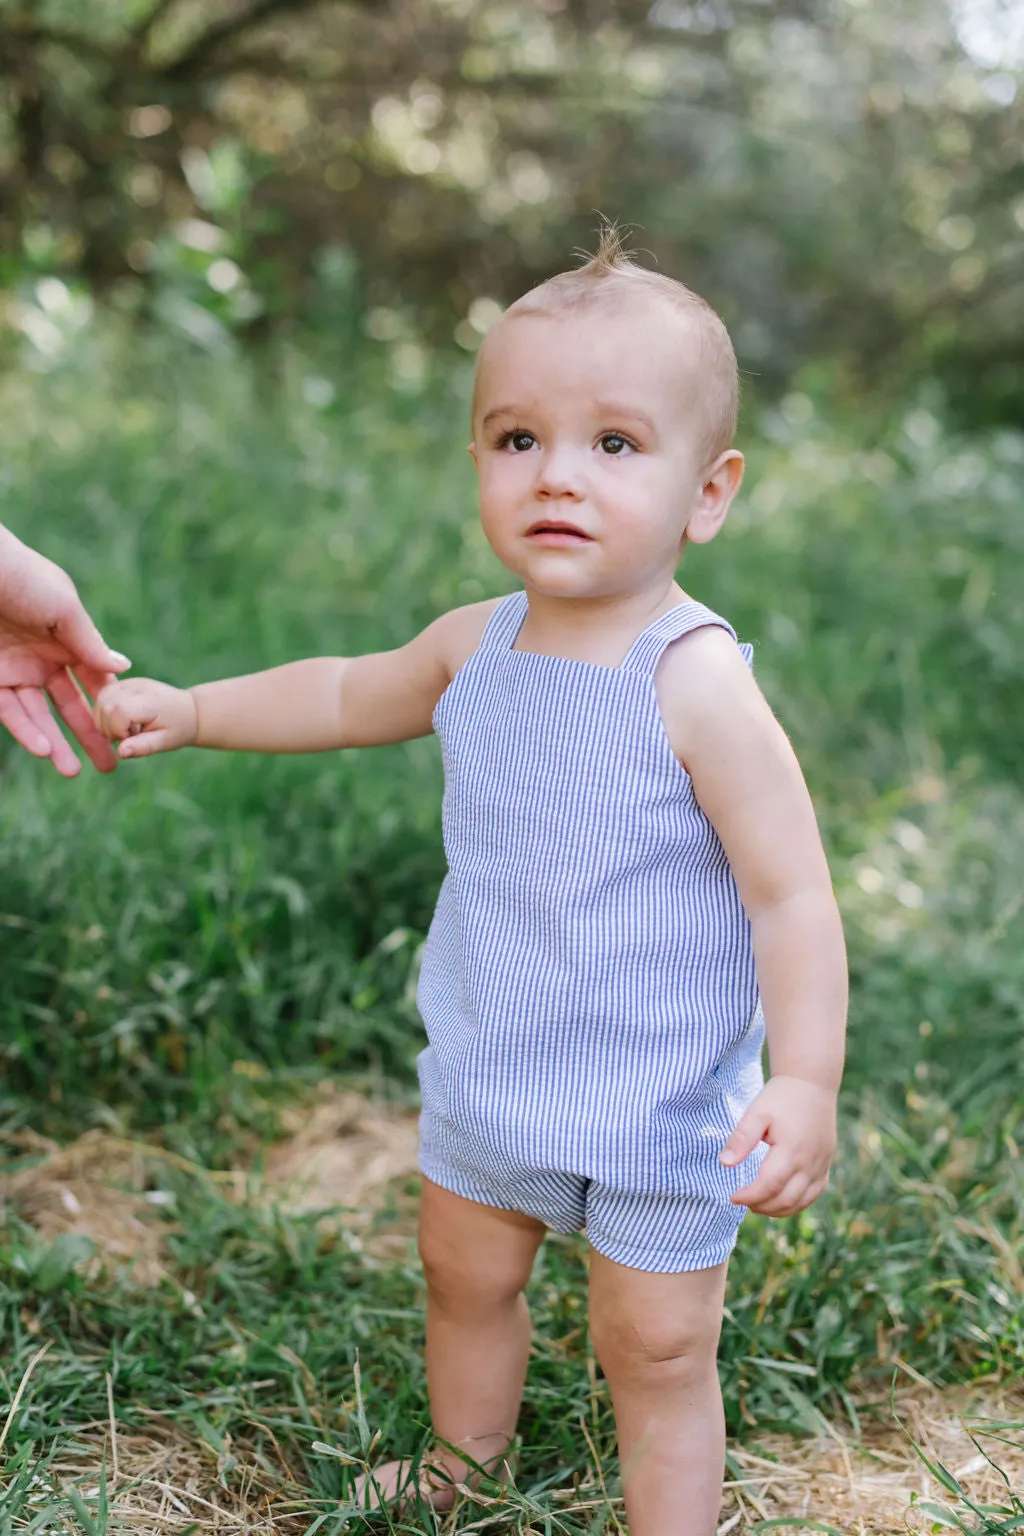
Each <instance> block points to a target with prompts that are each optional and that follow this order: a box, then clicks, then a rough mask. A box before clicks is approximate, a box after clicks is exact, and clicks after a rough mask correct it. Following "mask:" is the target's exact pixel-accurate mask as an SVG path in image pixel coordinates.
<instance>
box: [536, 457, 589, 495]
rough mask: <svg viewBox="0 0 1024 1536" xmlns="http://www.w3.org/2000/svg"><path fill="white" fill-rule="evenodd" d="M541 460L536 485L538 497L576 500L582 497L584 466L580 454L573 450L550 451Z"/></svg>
mask: <svg viewBox="0 0 1024 1536" xmlns="http://www.w3.org/2000/svg"><path fill="white" fill-rule="evenodd" d="M539 460H540V461H539V463H538V466H537V480H536V484H535V490H536V492H537V495H538V496H543V497H545V498H559V499H560V498H562V497H570V498H573V499H575V500H579V499H580V497H582V495H583V466H582V464H581V463H580V457H579V455H578V454H576V453H574V452H573V451H572V450H571V449H565V448H563V449H557V448H556V449H549V450H548V451H547V452H545V453H542V454H541V455H540V456H539Z"/></svg>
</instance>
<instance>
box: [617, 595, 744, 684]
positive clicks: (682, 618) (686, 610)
mask: <svg viewBox="0 0 1024 1536" xmlns="http://www.w3.org/2000/svg"><path fill="white" fill-rule="evenodd" d="M708 625H715V626H716V627H717V628H718V629H724V630H725V631H726V632H727V633H728V634H730V635H731V636H732V638H733V639H734V640H736V631H735V630H734V629H733V627H732V625H731V624H730V623H729V622H728V620H726V619H723V618H722V616H721V614H718V613H713V612H712V610H711V609H710V608H705V606H704V604H703V603H680V604H679V606H678V607H677V608H670V609H669V611H668V612H667V613H663V614H662V615H661V617H660V618H659V619H655V621H654V623H653V624H651V625H649V626H648V628H647V629H645V630H644V632H643V634H642V635H638V636H637V638H636V640H634V642H633V644H632V646H631V647H630V650H629V652H628V654H627V655H626V657H625V659H624V660H623V662H622V669H623V671H629V672H642V673H645V674H646V675H647V676H648V677H653V676H654V672H655V669H656V667H657V665H658V662H659V660H660V659H661V653H662V652H663V651H664V649H665V647H666V646H667V645H671V644H672V642H673V640H679V639H681V638H682V636H683V635H688V634H689V633H690V631H691V630H694V629H705V628H707V626H708ZM737 644H739V642H738V641H737ZM740 653H741V654H742V656H743V659H744V661H745V662H746V663H747V666H748V667H749V666H752V665H753V659H754V648H753V646H752V645H740Z"/></svg>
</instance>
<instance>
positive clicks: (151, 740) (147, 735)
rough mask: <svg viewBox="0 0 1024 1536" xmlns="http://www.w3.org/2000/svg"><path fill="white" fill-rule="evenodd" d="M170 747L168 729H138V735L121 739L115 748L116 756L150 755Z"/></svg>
mask: <svg viewBox="0 0 1024 1536" xmlns="http://www.w3.org/2000/svg"><path fill="white" fill-rule="evenodd" d="M171 747H172V743H171V733H170V731H164V730H160V731H145V730H140V731H139V733H138V735H136V736H130V737H128V739H127V740H126V741H122V743H121V745H120V746H119V747H118V749H117V755H118V757H152V756H153V754H154V753H155V752H169V751H170V750H171Z"/></svg>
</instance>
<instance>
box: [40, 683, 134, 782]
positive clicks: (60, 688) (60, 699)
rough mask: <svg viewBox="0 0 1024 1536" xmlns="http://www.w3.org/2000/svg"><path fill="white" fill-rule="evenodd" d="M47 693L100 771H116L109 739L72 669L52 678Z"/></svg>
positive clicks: (115, 762)
mask: <svg viewBox="0 0 1024 1536" xmlns="http://www.w3.org/2000/svg"><path fill="white" fill-rule="evenodd" d="M47 692H48V693H49V695H50V698H51V699H52V700H53V702H54V704H56V706H57V708H58V710H59V711H60V714H61V718H62V719H63V720H64V722H65V724H66V725H67V727H68V730H69V731H70V732H71V734H72V735H73V736H74V738H75V740H76V741H77V742H78V743H79V745H80V746H81V747H82V748H83V749H84V751H85V754H86V756H87V757H88V759H89V761H90V762H91V763H92V764H93V766H94V767H95V768H98V769H99V771H100V773H113V771H114V769H115V768H116V767H117V757H116V754H115V752H114V749H113V747H112V746H111V745H110V742H109V741H107V739H106V737H105V736H103V735H102V734H101V733H100V731H99V730H98V729H97V727H96V723H95V721H94V720H93V718H92V711H91V710H90V708H89V706H88V704H87V703H86V702H85V699H84V698H83V697H82V695H81V693H80V692H79V690H78V685H77V683H76V682H75V680H74V678H73V677H72V676H71V674H70V672H68V671H66V670H65V671H63V672H57V673H55V674H54V676H53V677H52V678H51V679H50V683H49V686H48V688H47Z"/></svg>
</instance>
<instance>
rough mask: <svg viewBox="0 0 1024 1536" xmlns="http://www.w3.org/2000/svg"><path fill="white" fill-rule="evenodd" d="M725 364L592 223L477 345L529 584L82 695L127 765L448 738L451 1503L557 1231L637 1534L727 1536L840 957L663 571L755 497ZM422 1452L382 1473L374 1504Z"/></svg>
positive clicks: (499, 1461)
mask: <svg viewBox="0 0 1024 1536" xmlns="http://www.w3.org/2000/svg"><path fill="white" fill-rule="evenodd" d="M737 390H738V384H737V370H736V360H735V356H734V353H733V349H732V345H731V343H730V341H729V337H728V334H727V332H726V329H725V327H724V325H723V324H722V322H721V320H720V319H719V318H718V316H717V315H716V314H715V313H714V312H713V311H712V310H711V309H710V308H709V307H708V306H707V305H706V304H705V303H704V301H703V300H702V299H700V298H698V297H697V295H695V294H694V293H692V292H691V291H690V290H689V289H687V288H685V287H683V286H682V284H680V283H677V282H674V281H672V280H671V279H669V278H666V277H664V276H661V275H659V274H656V273H653V272H650V271H647V270H646V269H644V268H642V267H640V266H638V265H636V264H635V263H634V262H633V261H632V260H630V259H629V257H628V256H626V255H625V254H624V252H623V251H622V249H621V246H620V244H619V242H618V238H617V236H616V235H615V233H614V231H605V233H604V235H603V236H602V240H601V245H600V248H599V250H598V252H597V255H596V256H595V257H593V258H592V259H591V260H590V261H588V262H587V264H586V265H585V266H583V267H581V268H579V269H577V270H575V271H571V272H563V273H560V274H559V275H558V276H556V277H553V278H552V279H551V280H550V281H548V282H546V283H542V284H541V285H540V286H539V287H538V288H535V289H534V290H533V291H532V292H530V293H528V294H526V295H525V297H523V298H521V299H520V300H519V301H518V302H517V303H515V304H513V305H512V306H511V308H510V309H509V310H507V311H506V313H505V314H504V315H503V317H502V318H501V320H500V321H499V322H498V324H497V325H496V326H495V328H494V329H493V330H492V331H491V332H490V334H489V335H488V336H487V338H486V340H485V341H484V343H483V346H482V347H481V350H480V355H479V361H478V367H477V373H476V382H475V389H474V395H473V407H472V435H473V440H472V443H471V445H470V453H471V454H472V456H473V460H474V463H475V465H476V468H477V473H478V476H479V482H480V514H481V518H482V521H483V527H484V532H485V534H486V536H487V538H488V540H489V542H490V544H491V547H492V548H493V550H494V552H495V554H496V555H497V556H498V559H499V560H500V561H501V562H502V564H503V565H505V566H506V567H507V568H508V569H509V570H510V571H512V572H513V574H514V575H515V576H516V577H517V578H518V579H519V581H520V582H521V583H522V588H521V590H519V591H516V592H514V593H513V594H512V595H511V596H509V597H504V598H500V599H492V600H489V601H486V602H481V603H473V604H470V605H469V606H468V607H464V608H458V609H456V610H454V611H453V612H451V613H446V614H444V615H443V616H442V617H441V618H439V619H437V620H435V622H434V623H433V624H431V625H429V626H428V628H427V629H425V630H424V631H423V632H422V633H421V634H419V635H417V636H416V638H415V639H413V640H411V641H410V642H409V643H408V644H407V645H404V646H402V647H400V648H399V649H398V650H394V651H388V652H383V653H379V654H375V655H366V656H358V657H350V658H327V657H323V658H316V659H310V660H306V661H298V662H293V663H292V664H290V665H288V666H282V667H276V668H274V669H273V670H271V671H268V672H261V673H257V674H254V675H252V676H248V677H239V678H229V679H226V680H224V681H220V682H213V683H204V684H201V685H200V686H199V687H195V688H191V689H189V690H187V691H186V690H182V689H177V688H171V687H168V686H167V685H165V684H162V683H158V682H149V681H146V680H144V679H136V680H133V681H128V682H114V683H111V684H110V685H109V686H108V687H106V688H105V689H104V690H103V691H102V693H101V694H100V697H99V699H98V701H97V721H98V724H99V725H100V728H101V729H102V730H103V732H104V733H105V734H106V735H107V736H108V737H109V738H110V739H112V740H115V741H119V742H120V747H119V754H120V756H121V757H124V758H128V757H131V758H134V757H144V756H147V755H149V754H150V753H154V752H164V751H170V750H172V749H174V748H176V747H183V746H201V747H211V748H219V749H221V750H236V751H245V750H248V751H262V752H318V751H328V750H334V749H337V748H342V747H361V746H374V745H377V744H380V743H384V742H395V741H404V740H407V739H408V738H411V737H414V736H424V735H427V734H429V733H430V732H431V731H436V732H437V735H438V736H439V737H440V739H441V746H442V751H443V756H444V770H445V794H444V807H443V823H444V842H445V851H446V854H447V860H448V874H447V877H446V878H445V881H444V884H443V885H442V887H441V892H440V896H439V899H438V903H437V910H436V912H435V915H434V919H433V922H432V924H431V928H430V933H429V937H428V940H427V944H426V949H425V952H424V957H423V966H422V972H421V977H420V984H419V1004H420V1009H421V1012H422V1015H423V1019H424V1022H425V1024H426V1030H427V1036H428V1039H429V1044H428V1046H427V1048H426V1050H424V1051H423V1053H422V1054H421V1056H420V1058H419V1075H420V1085H421V1089H422V1103H423V1110H422V1117H421V1152H420V1158H421V1167H422V1172H423V1200H422V1211H421V1217H420V1231H419V1244H420V1253H421V1256H422V1261H423V1266H424V1271H425V1276H426V1284H427V1315H426V1365H427V1379H428V1384H429V1392H430V1405H431V1410H432V1416H433V1424H434V1430H435V1432H436V1435H437V1437H438V1440H439V1442H444V1444H439V1445H438V1447H437V1449H436V1450H435V1451H434V1452H433V1453H432V1454H431V1455H430V1456H429V1458H428V1459H427V1461H426V1463H425V1464H424V1466H423V1467H422V1468H421V1469H420V1473H419V1491H420V1493H421V1495H422V1496H423V1497H424V1498H426V1499H429V1500H431V1501H432V1502H433V1503H434V1505H435V1506H436V1507H437V1508H439V1509H444V1508H447V1507H449V1506H450V1504H451V1502H452V1500H453V1498H454V1496H455V1487H454V1485H455V1484H457V1483H459V1482H461V1481H463V1480H464V1479H465V1478H466V1477H467V1474H470V1475H475V1474H473V1473H472V1469H471V1468H470V1467H469V1462H470V1461H471V1462H473V1463H475V1464H476V1465H477V1466H484V1467H487V1468H489V1469H493V1470H495V1471H496V1472H498V1473H499V1474H501V1473H503V1472H504V1459H505V1455H506V1452H507V1451H508V1449H509V1446H510V1444H511V1442H512V1439H513V1436H514V1434H515V1429H516V1421H517V1417H518V1413H519V1406H520V1400H521V1396H522V1391H523V1382H524V1377H525V1373H526V1364H527V1355H528V1353H529V1347H530V1324H529V1318H528V1313H527V1306H526V1300H525V1297H524V1294H523V1288H524V1286H525V1285H526V1283H527V1280H528V1279H529V1276H530V1270H531V1267H532V1265H533V1261H534V1258H535V1256H536V1253H537V1249H538V1247H539V1245H540V1243H541V1242H542V1240H543V1238H544V1234H545V1231H546V1230H547V1229H548V1228H553V1229H554V1230H556V1231H558V1232H573V1231H577V1230H580V1229H583V1230H584V1231H585V1232H586V1235H587V1238H588V1241H589V1245H590V1276H589V1286H590V1295H589V1307H590V1311H589V1318H590V1328H591V1333H592V1336H593V1342H594V1348H595V1351H596V1353H597V1357H598V1359H599V1361H600V1363H601V1367H602V1369H603V1372H604V1375H605V1377H606V1379H607V1382H608V1386H609V1389H610V1392H611V1397H612V1402H613V1405H614V1409H615V1416H616V1425H617V1430H618V1438H619V1450H620V1457H621V1466H622V1479H623V1491H624V1497H625V1503H626V1512H627V1515H628V1520H629V1529H630V1532H631V1536H711V1533H713V1532H714V1530H715V1526H716V1517H717V1515H718V1512H719V1508H720V1499H721V1485H722V1470H723V1460H724V1433H725V1432H724V1425H723V1416H722V1405H721V1396H720V1392H719V1386H718V1378H717V1371H716V1362H715V1355H716V1348H717V1342H718V1336H719V1330H720V1326H721V1318H722V1307H723V1293H724V1287H725V1275H726V1265H727V1261H728V1257H729V1254H730V1251H731V1249H732V1247H733V1244H734V1242H735V1239H736V1233H737V1228H738V1226H739V1223H740V1221H741V1219H742V1216H743V1214H744V1211H745V1209H750V1210H754V1211H759V1212H761V1213H763V1214H765V1215H768V1216H789V1215H792V1214H793V1213H794V1212H796V1211H799V1210H802V1209H803V1208H804V1207H805V1206H807V1205H809V1204H810V1203H811V1201H812V1200H815V1199H816V1198H817V1197H818V1195H820V1194H821V1192H822V1190H823V1189H824V1188H825V1184H826V1182H827V1178H828V1170H829V1163H830V1161H831V1158H832V1154H833V1151H834V1146H835V1118H836V1093H837V1089H838V1085H839V1079H840V1073H841V1068H842V1054H843V1033H844V1019H845V1009H846V969H845V958H844V949H843V939H842V933H841V929H840V922H839V916H838V913H837V910H836V905H835V901H834V898H833V895H832V888H831V883H830V880H829V875H828V869H827V866H826V863H825V858H824V854H823V852H822V847H821V843H820V840H819V837H818V832H817V828H816V824H815V818H814V812H813V809H812V806H811V802H810V798H809V796H808V793H807V789H806V787H805V785H804V781H803V778H802V775H801V773H800V769H799V767H798V765H797V763H796V760H795V758H794V756H793V753H792V751H791V749H790V746H789V743H788V741H787V739H786V737H785V735H784V734H783V732H782V730H781V728H780V726H779V725H778V723H777V722H776V720H775V718H774V716H773V715H772V712H771V710H770V709H769V707H768V705H767V703H766V702H765V700H764V698H763V696H762V694H761V693H760V691H759V689H758V687H757V685H756V683H755V682H754V680H753V678H752V676H751V672H750V662H751V649H750V647H749V646H747V645H740V644H738V643H737V640H736V636H735V634H734V632H733V630H732V629H731V628H730V626H729V624H728V623H727V622H726V620H725V619H723V618H721V617H719V616H718V615H717V614H715V613H712V612H711V611H710V610H709V609H708V608H706V607H704V606H703V605H702V604H701V603H699V602H697V601H695V600H694V599H693V598H692V597H690V596H688V595H687V593H685V592H684V591H682V590H681V588H680V587H679V586H678V585H677V584H676V581H675V571H676V566H677V564H678V562H679V559H680V555H681V553H682V551H683V549H684V547H685V545H686V544H687V543H696V544H705V543H707V542H708V540H710V539H713V538H714V536H715V535H716V533H718V531H719V529H720V528H721V526H722V523H723V521H724V519H725V516H726V513H727V512H728V510H729V505H730V503H731V502H732V500H733V497H734V496H735V495H736V492H737V490H738V489H739V485H740V480H741V478H742V474H743V459H742V456H741V455H740V454H739V453H738V452H737V451H736V449H734V448H733V447H732V446H731V444H732V438H733V433H734V430H735V424H736V402H737ZM762 1006H763V1013H762ZM765 1029H767V1036H768V1045H769V1052H770V1062H771V1077H770V1080H769V1081H768V1083H767V1085H765V1084H764V1083H763V1080H762V1077H761V1047H762V1040H763V1035H764V1032H765ZM449 1447H455V1449H454V1450H452V1449H449ZM460 1451H461V1452H463V1453H464V1454H465V1458H466V1459H462V1457H460V1455H459V1452H460ZM410 1481H411V1469H410V1464H409V1463H408V1462H400V1461H399V1462H389V1463H387V1464H385V1465H384V1466H382V1467H379V1468H378V1469H376V1471H375V1472H374V1474H373V1476H372V1477H371V1478H368V1479H366V1480H365V1481H364V1483H363V1484H362V1486H361V1487H360V1492H359V1497H360V1499H361V1501H362V1505H363V1507H378V1506H379V1505H380V1504H381V1503H385V1502H389V1501H391V1500H392V1499H395V1498H399V1497H402V1496H405V1497H408V1496H409V1495H410V1492H411V1490H410V1487H409V1484H410Z"/></svg>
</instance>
